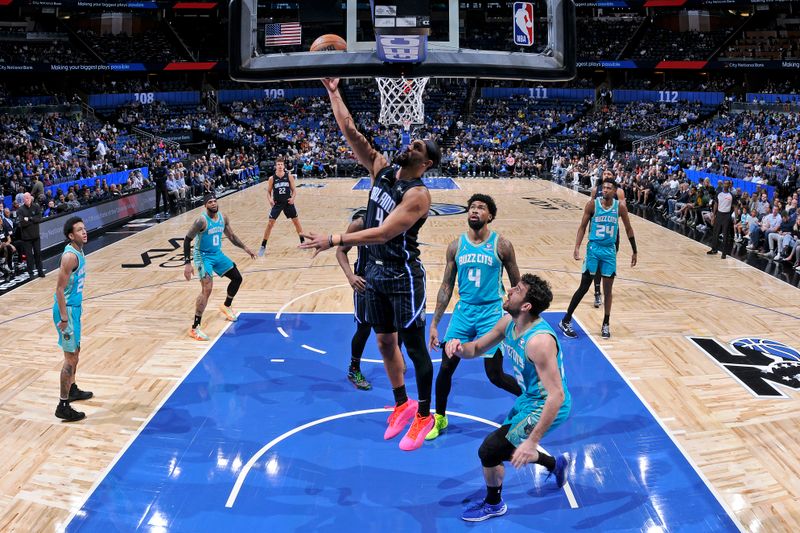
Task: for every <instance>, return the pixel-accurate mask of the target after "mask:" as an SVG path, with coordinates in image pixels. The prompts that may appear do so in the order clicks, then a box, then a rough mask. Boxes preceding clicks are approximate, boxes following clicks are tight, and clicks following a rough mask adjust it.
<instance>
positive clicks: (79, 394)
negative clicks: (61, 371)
mask: <svg viewBox="0 0 800 533" xmlns="http://www.w3.org/2000/svg"><path fill="white" fill-rule="evenodd" d="M92 396H94V394H93V393H91V392H89V391H87V390H81V389H79V388H78V386H77V385H76V384H75V383H73V384H72V387H70V388H69V401H71V402H75V401H80V400H88V399H89V398H91V397H92Z"/></svg>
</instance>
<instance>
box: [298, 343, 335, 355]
mask: <svg viewBox="0 0 800 533" xmlns="http://www.w3.org/2000/svg"><path fill="white" fill-rule="evenodd" d="M300 346H302V347H303V348H305V349H306V350H311V351H312V352H317V353H321V354H322V355H325V354H326V353H328V352H326V351H325V350H320V349H319V348H314V347H313V346H309V345H308V344H301V345H300Z"/></svg>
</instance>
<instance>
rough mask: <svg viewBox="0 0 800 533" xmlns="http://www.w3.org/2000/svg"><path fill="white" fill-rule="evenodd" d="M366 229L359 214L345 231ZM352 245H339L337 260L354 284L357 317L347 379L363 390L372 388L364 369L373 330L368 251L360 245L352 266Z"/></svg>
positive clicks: (354, 304) (354, 305) (349, 280)
mask: <svg viewBox="0 0 800 533" xmlns="http://www.w3.org/2000/svg"><path fill="white" fill-rule="evenodd" d="M362 229H364V219H363V218H362V217H358V218H356V219H355V220H353V221H352V222H351V223H350V225H348V226H347V231H346V233H354V232H356V231H361V230H362ZM351 248H352V246H339V247H338V248H336V260H337V261H338V262H339V267H341V269H342V272H344V275H345V277H347V282H348V283H349V284H350V286H351V287H352V288H353V319H354V320H355V321H356V332H355V333H354V334H353V339H352V340H351V341H350V366H349V368H348V369H347V379H348V380H350V383H352V384H353V386H355V388H357V389H360V390H370V389H371V388H372V385H371V384H370V382H369V381H367V378H365V377H364V374H362V373H361V356H362V355H363V354H364V347H365V346H366V345H367V339H368V338H369V334H370V333H371V332H372V327H370V325H369V322H367V302H366V299H365V296H364V293H365V292H366V290H367V282H366V281H365V280H364V272H365V270H366V268H367V258H366V255H367V251H366V249H365V248H364V247H363V246H358V247H357V248H358V255H357V257H356V264H355V265H354V266H353V268H350V261H349V260H348V259H347V253H348V252H349V251H350V249H351Z"/></svg>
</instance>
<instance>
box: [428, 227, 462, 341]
mask: <svg viewBox="0 0 800 533" xmlns="http://www.w3.org/2000/svg"><path fill="white" fill-rule="evenodd" d="M457 251H458V239H455V240H454V241H453V242H451V243H450V244H449V245H448V246H447V253H446V255H445V257H446V264H445V266H444V276H443V277H442V284H441V285H440V286H439V292H438V293H437V295H436V310H435V311H434V312H433V318H432V319H431V333H430V338H429V345H430V348H431V349H432V350H438V349H439V331H438V329H437V328H438V326H439V321H440V320H441V319H442V315H444V312H445V310H447V305H448V304H449V303H450V298H452V297H453V289H454V288H455V285H456V274H457V273H458V267H457V266H456V252H457Z"/></svg>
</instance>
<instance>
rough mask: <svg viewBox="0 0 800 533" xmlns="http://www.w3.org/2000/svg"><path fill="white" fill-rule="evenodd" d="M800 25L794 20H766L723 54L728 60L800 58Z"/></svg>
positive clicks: (741, 36) (745, 32)
mask: <svg viewBox="0 0 800 533" xmlns="http://www.w3.org/2000/svg"><path fill="white" fill-rule="evenodd" d="M798 38H800V24H798V23H797V22H796V19H794V18H791V19H790V18H787V17H780V18H772V17H769V18H765V20H764V23H763V24H759V25H758V28H748V29H747V30H746V31H744V32H742V34H741V35H740V36H739V37H738V38H737V39H736V40H735V41H734V42H733V43H731V44H730V45H729V46H728V47H727V49H726V50H725V51H724V52H723V53H722V57H724V58H726V59H756V60H764V59H772V60H779V59H797V58H800V44H798Z"/></svg>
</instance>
